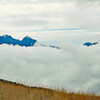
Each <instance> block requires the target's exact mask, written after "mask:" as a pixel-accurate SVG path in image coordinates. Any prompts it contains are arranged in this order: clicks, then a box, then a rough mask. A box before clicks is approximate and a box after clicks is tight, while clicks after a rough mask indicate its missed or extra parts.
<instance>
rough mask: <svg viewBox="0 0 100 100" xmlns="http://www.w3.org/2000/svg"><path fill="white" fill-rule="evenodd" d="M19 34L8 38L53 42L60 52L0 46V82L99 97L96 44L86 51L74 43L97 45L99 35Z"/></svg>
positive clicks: (99, 49) (99, 65) (99, 63)
mask: <svg viewBox="0 0 100 100" xmlns="http://www.w3.org/2000/svg"><path fill="white" fill-rule="evenodd" d="M19 34H20V33H19ZM19 34H18V33H16V35H14V34H10V35H11V36H13V37H14V38H19V39H21V38H23V37H24V36H26V35H28V34H29V36H30V37H32V38H34V39H37V41H38V42H40V43H41V41H42V42H44V43H45V41H49V43H50V41H51V42H52V41H56V42H57V43H58V44H59V47H60V49H56V48H50V47H41V46H34V47H27V48H26V47H20V46H12V45H6V44H4V45H1V46H0V58H1V59H0V78H3V79H7V80H11V81H16V82H19V83H23V84H26V85H32V86H43V87H48V88H52V87H53V88H56V87H58V88H61V87H64V88H65V89H66V90H68V91H78V90H82V91H88V92H95V93H100V85H99V84H100V72H99V71H100V60H99V59H100V44H98V45H95V46H90V47H86V46H83V45H82V44H81V45H77V44H76V43H75V42H74V41H78V42H87V41H90V42H99V36H100V35H99V32H97V31H94V32H88V31H55V32H40V33H38V32H33V33H22V34H20V35H19ZM1 35H2V34H1Z"/></svg>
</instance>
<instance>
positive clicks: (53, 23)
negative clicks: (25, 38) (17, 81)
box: [0, 0, 100, 32]
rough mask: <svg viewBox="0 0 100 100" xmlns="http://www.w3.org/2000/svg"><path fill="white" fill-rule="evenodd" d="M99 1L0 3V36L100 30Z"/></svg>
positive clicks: (15, 0)
mask: <svg viewBox="0 0 100 100" xmlns="http://www.w3.org/2000/svg"><path fill="white" fill-rule="evenodd" d="M99 5H100V1H99V0H0V32H10V31H12V32H15V31H26V30H32V29H33V30H34V29H59V28H78V29H100V6H99Z"/></svg>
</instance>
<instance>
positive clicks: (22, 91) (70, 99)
mask: <svg viewBox="0 0 100 100" xmlns="http://www.w3.org/2000/svg"><path fill="white" fill-rule="evenodd" d="M0 100H100V96H95V94H92V95H89V94H84V93H78V94H75V93H67V92H65V91H63V90H62V91H56V90H52V89H45V88H37V87H28V86H24V85H22V84H17V83H15V82H9V81H4V80H0Z"/></svg>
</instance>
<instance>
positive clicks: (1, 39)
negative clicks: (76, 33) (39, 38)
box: [0, 35, 36, 47]
mask: <svg viewBox="0 0 100 100" xmlns="http://www.w3.org/2000/svg"><path fill="white" fill-rule="evenodd" d="M35 42H36V40H35V39H32V38H30V37H29V36H26V37H24V38H23V39H22V41H21V40H18V39H14V38H13V37H11V36H10V35H3V36H0V44H9V45H10V44H12V45H14V46H15V45H19V46H25V47H28V46H33V45H34V44H35Z"/></svg>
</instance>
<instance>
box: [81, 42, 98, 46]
mask: <svg viewBox="0 0 100 100" xmlns="http://www.w3.org/2000/svg"><path fill="white" fill-rule="evenodd" d="M97 44H98V42H94V43H91V42H86V43H84V44H83V45H85V46H88V47H89V46H92V45H97Z"/></svg>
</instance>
